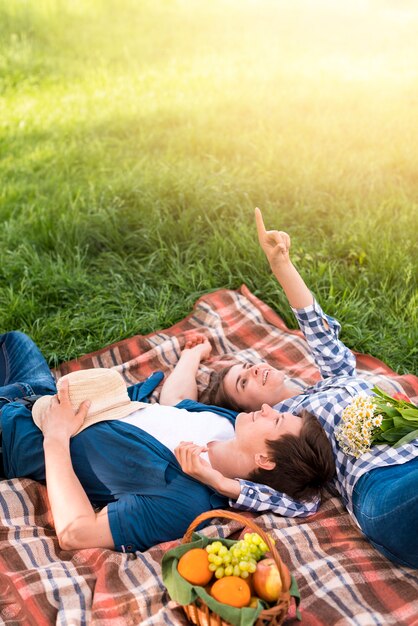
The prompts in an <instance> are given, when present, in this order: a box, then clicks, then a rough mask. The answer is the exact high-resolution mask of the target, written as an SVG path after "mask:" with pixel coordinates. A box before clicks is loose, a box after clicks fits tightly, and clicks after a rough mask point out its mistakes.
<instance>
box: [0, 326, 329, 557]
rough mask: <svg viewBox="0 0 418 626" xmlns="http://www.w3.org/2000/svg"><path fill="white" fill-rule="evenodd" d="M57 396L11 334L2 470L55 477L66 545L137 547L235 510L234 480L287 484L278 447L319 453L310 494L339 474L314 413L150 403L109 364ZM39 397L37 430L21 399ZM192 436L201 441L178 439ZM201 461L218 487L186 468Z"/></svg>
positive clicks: (308, 474)
mask: <svg viewBox="0 0 418 626" xmlns="http://www.w3.org/2000/svg"><path fill="white" fill-rule="evenodd" d="M55 391H56V388H55V383H54V380H53V379H52V376H51V374H50V371H49V368H48V365H47V363H46V361H45V359H44V358H43V356H42V354H41V353H40V351H39V350H38V348H37V347H36V346H35V344H34V343H33V342H32V341H31V339H30V338H29V337H27V336H26V335H24V334H22V333H18V332H12V333H6V334H5V335H2V336H1V337H0V398H1V400H0V402H1V403H2V405H3V407H2V410H1V418H0V419H1V425H2V430H3V433H2V435H3V441H2V445H3V466H4V471H5V474H6V476H7V477H8V478H12V477H23V476H26V477H29V478H33V479H35V480H40V481H44V480H46V485H47V490H48V498H49V502H50V505H51V510H52V515H53V518H54V524H55V528H56V532H57V536H58V539H59V543H60V546H61V547H62V548H63V549H68V550H71V549H81V548H93V547H103V548H115V549H116V550H120V551H128V552H131V551H136V550H146V549H147V548H149V547H150V546H152V545H154V544H156V543H159V542H161V541H168V540H170V539H174V538H178V537H181V536H182V535H183V534H184V532H185V530H186V528H187V526H188V525H189V524H190V522H191V521H192V520H193V519H194V518H195V517H196V516H197V515H198V514H200V513H201V512H203V511H206V510H208V509H211V508H218V507H220V506H221V507H222V506H226V505H227V503H228V502H227V499H226V498H225V497H223V496H222V493H224V492H225V487H224V481H225V480H226V481H231V482H232V483H234V484H236V483H237V481H236V480H235V479H236V478H242V479H245V478H250V477H251V476H252V475H253V473H254V472H255V471H257V470H258V469H259V468H262V469H263V470H264V471H265V472H266V475H267V476H268V477H269V479H270V480H269V481H268V482H269V484H271V485H272V486H273V487H274V488H275V489H277V488H280V485H281V475H282V467H281V466H282V464H283V454H282V455H279V456H280V464H278V463H276V460H275V459H276V456H277V455H276V452H275V448H274V446H276V447H277V446H279V448H280V447H281V448H283V449H284V453H286V450H287V449H288V442H289V441H295V442H302V445H304V444H303V442H305V441H306V444H305V445H308V444H309V446H310V447H311V449H312V454H311V462H310V464H309V465H310V467H309V468H308V470H309V471H305V473H304V480H305V483H307V484H305V487H306V489H307V493H312V492H317V491H318V490H320V488H321V486H322V485H323V484H324V483H325V482H326V481H327V480H329V479H330V478H331V476H332V475H333V472H334V463H333V458H332V452H331V449H330V446H329V444H328V441H327V439H326V436H325V434H324V432H323V430H322V428H321V427H320V425H319V423H318V422H317V420H316V419H315V418H312V416H303V417H298V416H297V415H288V414H280V413H278V412H277V411H274V410H273V409H272V408H271V407H269V406H267V405H265V406H264V407H263V408H262V409H261V410H259V411H251V412H249V413H240V414H238V415H237V414H236V413H234V412H232V411H229V410H226V409H217V408H216V407H210V408H208V407H206V406H204V405H199V404H198V403H195V402H191V401H183V402H181V403H180V404H179V405H178V406H177V407H168V406H162V405H158V404H153V405H148V406H147V405H141V404H138V403H133V402H131V400H130V398H129V397H128V395H127V391H126V387H125V384H124V382H123V379H122V377H121V376H120V375H119V374H118V373H117V372H116V371H115V370H105V369H103V370H100V369H99V370H86V371H84V372H74V373H73V374H69V375H67V376H66V377H64V378H63V379H61V381H60V382H59V389H58V394H57V395H53V396H52V398H51V395H52V394H54V393H55ZM34 394H35V395H41V396H42V397H41V398H40V399H38V400H37V402H36V403H35V404H34V406H33V418H34V419H35V420H36V423H35V422H34V419H32V414H31V411H30V409H29V408H28V407H27V406H25V405H24V404H23V403H21V402H19V401H13V400H16V398H22V397H23V396H33V395H34ZM45 394H46V396H45ZM190 438H192V439H193V442H194V443H193V444H188V443H185V444H182V443H181V442H182V440H186V439H190ZM202 453H203V454H206V455H207V459H206V461H204V460H202V459H201V457H200V455H201V454H202ZM197 458H198V459H199V464H200V465H202V464H203V465H205V467H206V468H209V469H210V473H211V480H212V482H211V485H205V484H202V483H200V482H198V481H196V480H195V479H194V478H192V477H190V476H189V475H188V474H187V473H185V472H184V471H182V466H183V465H184V466H187V465H188V464H189V463H191V464H193V463H194V462H195V461H196V459H197ZM317 458H318V459H319V463H318V462H317V460H316V459H317ZM288 462H289V464H290V465H291V464H292V462H293V459H292V458H289V459H288ZM218 479H220V482H219V481H218ZM94 507H100V508H101V510H100V511H98V512H97V511H96V510H95V508H94Z"/></svg>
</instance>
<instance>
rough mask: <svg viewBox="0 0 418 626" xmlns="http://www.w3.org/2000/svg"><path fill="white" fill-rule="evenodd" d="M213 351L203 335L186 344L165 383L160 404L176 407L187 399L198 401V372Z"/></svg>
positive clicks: (198, 335) (196, 336)
mask: <svg viewBox="0 0 418 626" xmlns="http://www.w3.org/2000/svg"><path fill="white" fill-rule="evenodd" d="M211 350H212V347H211V345H210V343H209V340H208V339H206V337H205V336H204V335H201V334H197V335H195V336H194V337H193V338H191V339H189V340H188V341H187V342H186V345H185V348H184V349H183V351H182V353H181V355H180V359H179V361H178V363H177V365H176V366H175V368H174V370H173V371H172V372H171V374H170V375H169V376H168V377H167V379H166V380H165V381H164V384H163V387H162V389H161V394H160V404H165V405H168V406H175V405H176V404H178V403H179V402H181V400H184V399H185V398H188V399H189V400H197V384H196V376H197V371H198V369H199V365H200V362H201V361H204V360H205V359H208V358H209V356H210V353H211Z"/></svg>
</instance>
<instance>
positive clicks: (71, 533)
mask: <svg viewBox="0 0 418 626" xmlns="http://www.w3.org/2000/svg"><path fill="white" fill-rule="evenodd" d="M88 407H89V404H88V403H87V402H84V403H83V404H82V405H81V406H80V408H79V410H78V412H77V413H74V411H73V409H72V406H71V403H70V400H69V396H68V383H63V385H62V387H61V391H60V400H58V398H57V397H56V396H54V397H53V398H52V400H51V405H50V407H49V409H48V411H47V412H46V415H45V417H44V418H43V421H42V431H43V433H44V453H45V471H46V484H47V491H48V498H49V502H50V505H51V510H52V516H53V518H54V524H55V530H56V533H57V536H58V541H59V544H60V546H61V548H63V549H64V550H76V549H82V548H114V542H113V538H112V534H111V531H110V526H109V521H108V516H107V510H106V508H105V509H102V510H101V511H100V512H99V513H96V512H95V511H94V509H93V507H92V505H91V503H90V501H89V499H88V497H87V494H86V492H85V491H84V489H83V487H82V485H81V483H80V481H79V480H78V478H77V476H76V475H75V473H74V469H73V466H72V462H71V457H70V437H71V435H72V434H74V433H75V432H77V430H78V428H79V427H80V426H81V424H82V423H83V420H84V418H85V416H86V415H87V411H88Z"/></svg>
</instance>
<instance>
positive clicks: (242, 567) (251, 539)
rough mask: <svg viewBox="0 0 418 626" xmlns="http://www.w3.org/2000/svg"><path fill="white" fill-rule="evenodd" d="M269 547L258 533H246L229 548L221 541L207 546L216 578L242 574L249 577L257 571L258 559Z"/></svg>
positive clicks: (210, 565) (210, 566)
mask: <svg viewBox="0 0 418 626" xmlns="http://www.w3.org/2000/svg"><path fill="white" fill-rule="evenodd" d="M267 550H268V547H267V545H266V544H265V543H264V541H263V540H262V538H261V537H260V535H259V534H258V533H246V534H245V535H244V539H241V540H240V541H236V542H235V543H234V544H233V545H232V546H231V547H230V548H229V550H228V548H227V547H226V546H224V545H222V543H221V542H220V541H214V542H213V543H210V544H209V545H207V546H206V551H207V553H208V555H209V557H208V558H209V569H210V570H211V571H212V572H215V576H216V578H223V577H224V576H240V577H241V578H248V577H249V575H250V574H252V573H253V572H255V570H256V566H257V561H258V560H259V559H261V558H262V557H263V556H264V555H265V553H266V552H267Z"/></svg>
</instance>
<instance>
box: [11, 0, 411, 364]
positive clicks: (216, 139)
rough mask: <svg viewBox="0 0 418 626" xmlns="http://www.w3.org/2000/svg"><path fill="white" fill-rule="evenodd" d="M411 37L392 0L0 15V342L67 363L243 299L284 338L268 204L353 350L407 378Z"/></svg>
mask: <svg viewBox="0 0 418 626" xmlns="http://www.w3.org/2000/svg"><path fill="white" fill-rule="evenodd" d="M417 32H418V8H417V7H416V5H415V3H414V2H403V3H402V7H401V6H400V5H399V3H397V2H395V0H393V1H392V0H391V1H389V0H388V1H385V0H379V1H378V0H375V1H372V0H369V1H368V2H367V1H364V2H353V3H350V4H348V3H347V4H343V3H335V2H331V1H326V0H318V1H317V2H310V1H308V0H295V1H294V2H291V1H290V0H286V1H285V0H258V1H256V0H213V1H212V2H209V1H203V0H194V1H193V3H190V2H189V1H187V0H153V1H151V0H144V1H141V2H137V1H136V0H118V1H116V0H107V2H105V3H103V2H102V1H101V0H77V1H72V2H71V3H69V2H66V1H64V0H38V1H37V2H35V1H29V0H15V1H14V2H8V1H6V0H0V50H1V54H0V158H1V169H0V183H1V187H0V189H1V191H0V216H1V218H2V221H3V229H2V232H1V234H0V236H1V240H2V247H1V269H0V279H1V281H2V284H3V285H4V286H5V287H7V289H4V290H3V292H2V294H1V295H0V310H1V311H2V320H3V327H4V329H7V330H10V329H11V328H13V327H19V328H22V329H24V330H27V331H28V332H31V333H32V334H34V335H35V337H36V339H37V340H38V341H39V342H40V343H41V345H42V347H43V349H44V350H45V351H46V352H47V354H49V355H50V357H51V358H52V359H55V360H61V359H64V358H68V357H70V356H75V355H76V354H80V353H82V352H85V351H87V350H92V349H95V348H99V347H101V346H102V345H104V344H105V343H110V342H112V341H116V340H117V339H119V338H121V337H122V336H128V335H131V334H134V333H137V332H149V331H151V330H153V329H154V328H155V327H161V326H166V325H168V324H171V323H173V322H174V321H176V320H177V319H179V318H180V317H182V316H183V315H184V314H186V313H187V312H188V309H189V307H190V306H191V304H192V302H193V300H194V299H195V298H196V297H198V295H200V294H201V293H202V292H204V291H207V290H210V289H215V288H217V287H232V288H233V287H237V286H238V285H239V284H240V282H246V283H247V284H248V286H249V287H250V288H252V289H254V290H256V291H257V293H258V294H259V295H262V296H265V297H266V299H267V300H268V301H269V303H270V304H271V305H272V306H274V307H275V308H277V309H278V310H280V312H281V313H282V314H283V315H284V316H285V317H286V321H287V322H289V323H292V317H291V315H290V314H289V313H288V310H287V308H286V307H285V304H284V300H283V298H282V296H281V295H280V294H279V295H278V294H277V293H276V291H275V287H274V283H273V282H272V281H271V279H270V278H269V276H268V273H267V271H266V266H265V262H264V260H263V258H262V255H261V254H260V252H259V251H258V249H257V245H256V241H255V233H254V225H253V216H252V208H253V206H254V205H259V206H262V207H263V208H264V211H265V216H266V220H267V221H268V223H269V225H271V226H276V227H278V228H282V229H288V230H289V232H290V233H291V234H292V235H293V248H294V253H295V260H296V261H297V263H298V267H300V269H301V271H302V273H303V274H304V275H305V277H306V279H307V280H308V281H309V284H310V285H311V286H312V289H313V290H314V291H315V292H316V293H318V295H319V297H320V300H321V303H322V304H323V305H324V306H325V307H327V309H328V310H329V311H330V313H333V314H338V315H339V317H340V318H341V319H342V321H343V325H344V327H345V333H346V334H345V335H344V338H345V340H346V341H347V342H348V343H349V344H350V345H351V346H352V347H354V348H357V349H361V350H363V351H368V352H371V353H373V354H375V355H376V356H380V357H381V358H385V359H386V360H387V361H388V362H390V364H392V365H393V366H394V367H397V368H398V369H400V370H405V369H408V368H409V369H411V368H416V354H417V352H416V344H417V341H416V340H417V334H418V332H417V318H416V302H417V282H416V275H417V272H416V268H417V261H418V259H417V247H416V243H415V240H416V232H417V227H418V218H417V215H418V211H417V197H418V196H417V192H418V178H417V176H416V171H417V169H418V136H417V135H418V130H417V128H418V125H417V105H418V66H417V63H416V59H417V58H418V41H417V38H416V33H417ZM57 264H58V266H59V267H60V268H61V269H60V272H59V277H60V278H59V279H58V277H57V278H56V279H54V267H55V266H57ZM115 267H117V268H118V269H117V271H115V270H114V268H115ZM133 268H135V272H136V276H137V279H136V280H133V278H132V272H133ZM71 285H77V290H76V291H74V290H73V289H72V287H71ZM76 294H77V295H76ZM122 294H123V295H122ZM156 302H160V303H163V304H161V306H154V303H156ZM75 303H77V314H75V312H74V306H75ZM83 316H84V317H83ZM83 319H84V321H83Z"/></svg>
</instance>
